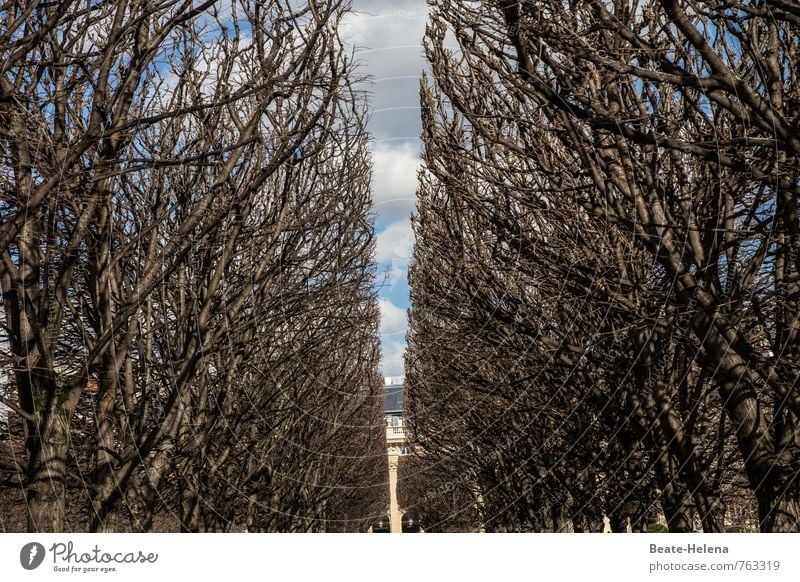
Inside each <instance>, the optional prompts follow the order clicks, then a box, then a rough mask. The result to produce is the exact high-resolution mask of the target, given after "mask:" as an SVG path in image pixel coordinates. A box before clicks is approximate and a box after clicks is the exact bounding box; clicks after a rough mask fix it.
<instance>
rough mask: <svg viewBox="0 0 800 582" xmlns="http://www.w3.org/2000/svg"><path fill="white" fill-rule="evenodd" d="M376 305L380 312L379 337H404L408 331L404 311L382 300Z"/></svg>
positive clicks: (386, 300)
mask: <svg viewBox="0 0 800 582" xmlns="http://www.w3.org/2000/svg"><path fill="white" fill-rule="evenodd" d="M378 305H379V307H380V310H381V335H383V336H387V335H390V336H402V335H405V333H406V330H407V329H408V319H407V318H406V310H405V309H402V308H400V307H397V305H395V304H394V303H392V302H391V301H389V300H388V299H383V298H381V299H379V300H378Z"/></svg>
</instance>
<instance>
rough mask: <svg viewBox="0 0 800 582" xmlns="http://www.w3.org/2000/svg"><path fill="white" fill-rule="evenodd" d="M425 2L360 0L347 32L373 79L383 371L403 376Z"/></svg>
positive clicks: (372, 128) (374, 192) (369, 87)
mask: <svg viewBox="0 0 800 582" xmlns="http://www.w3.org/2000/svg"><path fill="white" fill-rule="evenodd" d="M426 16H427V8H426V4H425V0H353V13H352V14H350V15H349V16H348V18H347V20H346V22H345V24H344V27H343V29H342V32H343V33H344V36H345V37H346V38H347V39H348V40H349V42H351V43H353V44H354V45H355V46H356V47H357V53H356V54H357V56H358V57H359V58H360V60H361V62H362V63H363V71H364V72H365V73H367V74H369V75H370V76H371V77H372V78H371V81H370V82H369V83H368V84H367V86H366V87H365V89H366V90H367V91H368V92H369V93H370V94H371V97H372V99H371V102H372V112H371V115H370V122H369V130H370V133H371V134H372V138H373V144H372V150H373V161H374V168H373V184H372V196H373V199H374V202H375V213H376V231H377V233H378V244H377V250H376V259H377V261H378V263H379V264H380V270H379V272H380V277H379V285H380V289H379V294H380V297H381V302H380V304H381V345H382V348H383V373H384V375H386V376H400V375H402V374H403V350H404V349H405V333H406V329H407V327H408V324H407V320H406V309H407V308H408V278H407V275H408V262H409V259H410V258H411V250H412V247H413V236H412V233H411V222H410V216H411V213H412V212H413V211H414V206H415V190H416V173H417V168H418V167H419V153H420V139H419V133H420V120H419V96H418V91H419V77H420V74H421V73H422V70H423V69H424V68H425V60H424V58H423V55H422V44H421V43H422V35H423V34H424V32H425V19H426Z"/></svg>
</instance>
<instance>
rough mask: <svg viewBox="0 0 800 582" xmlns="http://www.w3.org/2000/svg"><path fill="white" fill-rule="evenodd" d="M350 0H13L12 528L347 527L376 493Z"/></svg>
mask: <svg viewBox="0 0 800 582" xmlns="http://www.w3.org/2000/svg"><path fill="white" fill-rule="evenodd" d="M347 9H348V6H347V3H346V2H343V1H338V0H331V1H316V0H308V1H303V2H295V1H292V0H271V1H268V2H263V1H250V0H225V1H219V0H203V1H191V0H161V1H154V0H124V1H119V2H95V1H91V0H65V1H62V2H40V1H38V0H9V1H8V2H3V3H2V4H0V15H1V19H2V22H3V24H2V28H0V50H1V53H0V54H2V61H1V62H0V69H1V72H0V119H1V120H2V121H0V132H2V156H3V158H2V166H1V167H2V175H1V176H0V180H1V181H2V198H1V199H0V259H1V260H2V262H1V263H0V280H1V282H2V309H3V314H4V322H3V328H2V329H3V333H2V340H3V343H2V345H0V349H2V358H3V360H2V366H3V369H4V370H5V371H6V372H7V376H6V377H5V378H4V383H3V385H2V386H0V390H2V392H0V397H2V402H3V403H4V405H5V407H6V408H7V409H8V411H9V413H8V414H9V422H8V425H7V426H6V427H4V428H3V430H4V432H6V434H5V435H3V436H4V439H3V440H2V442H0V447H1V448H0V487H1V488H2V489H0V491H2V499H3V501H2V511H0V529H3V530H13V529H21V528H26V527H27V528H28V529H29V530H37V531H64V530H73V531H79V530H86V529H89V530H91V531H114V530H122V531H124V530H133V531H150V530H153V529H159V530H177V529H180V530H182V531H230V530H239V531H241V530H242V529H247V530H248V531H311V530H314V531H343V530H349V531H354V530H364V529H366V527H368V525H369V523H370V522H371V521H372V520H373V519H374V518H375V516H377V515H379V514H382V512H383V509H384V506H385V504H386V499H385V497H386V494H385V491H384V489H385V487H384V486H383V484H384V483H385V481H386V478H385V474H386V467H385V463H386V461H385V451H384V433H383V423H382V416H381V415H382V397H381V396H382V394H381V392H380V391H381V385H382V382H381V379H380V377H379V376H378V370H377V365H378V357H379V353H378V343H377V338H378V309H377V302H376V299H375V296H374V291H373V282H374V276H375V273H374V265H373V262H372V254H373V246H374V240H373V229H372V224H371V218H370V215H369V208H370V194H369V175H370V158H369V152H368V144H367V141H366V133H365V127H364V123H365V119H364V115H365V110H366V103H365V99H364V96H363V95H362V94H360V93H359V92H357V91H355V90H354V89H353V84H354V82H356V81H357V80H358V77H357V71H356V70H355V69H354V65H353V61H352V59H351V57H350V55H349V53H348V50H347V49H346V47H344V46H343V44H342V42H341V40H340V38H339V36H338V32H337V27H338V24H339V21H340V19H341V17H342V16H343V14H344V13H345V12H346V10H347Z"/></svg>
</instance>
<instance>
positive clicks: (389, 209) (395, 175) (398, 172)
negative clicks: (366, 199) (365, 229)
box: [372, 144, 420, 222]
mask: <svg viewBox="0 0 800 582" xmlns="http://www.w3.org/2000/svg"><path fill="white" fill-rule="evenodd" d="M372 159H373V170H372V196H373V200H374V204H375V210H376V211H377V213H378V219H379V220H380V219H383V220H397V219H399V218H404V219H406V222H407V221H408V217H409V216H410V215H411V213H412V212H413V211H414V205H415V201H416V191H417V170H418V169H419V165H420V159H419V153H418V150H417V147H416V146H415V145H410V144H403V145H395V146H386V145H380V144H379V145H377V146H376V147H375V151H374V152H373V156H372Z"/></svg>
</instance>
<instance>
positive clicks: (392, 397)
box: [383, 384, 403, 414]
mask: <svg viewBox="0 0 800 582" xmlns="http://www.w3.org/2000/svg"><path fill="white" fill-rule="evenodd" d="M383 391H384V394H385V396H386V398H385V400H384V403H383V412H384V413H385V414H402V413H403V385H402V384H392V385H391V386H385V387H384V389H383Z"/></svg>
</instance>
